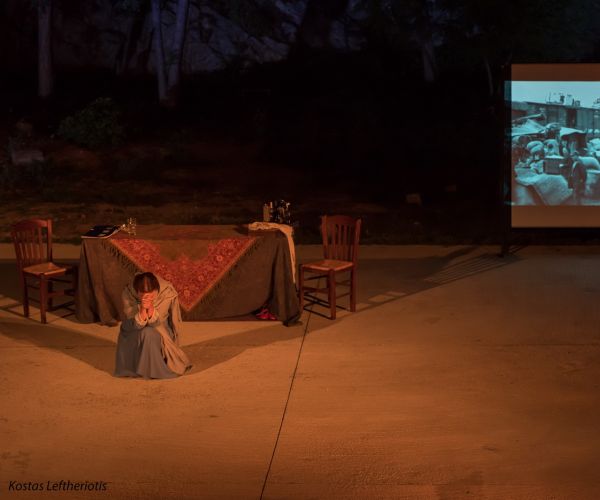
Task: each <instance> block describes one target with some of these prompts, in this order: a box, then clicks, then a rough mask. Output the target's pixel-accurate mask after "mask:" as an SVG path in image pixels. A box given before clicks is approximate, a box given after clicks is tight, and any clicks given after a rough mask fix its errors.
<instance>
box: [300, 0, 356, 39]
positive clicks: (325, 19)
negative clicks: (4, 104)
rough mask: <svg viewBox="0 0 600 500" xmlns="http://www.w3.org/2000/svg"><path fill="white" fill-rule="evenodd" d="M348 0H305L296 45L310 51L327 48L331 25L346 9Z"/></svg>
mask: <svg viewBox="0 0 600 500" xmlns="http://www.w3.org/2000/svg"><path fill="white" fill-rule="evenodd" d="M348 3H349V0H307V3H306V7H305V10H304V16H303V18H302V22H301V23H300V26H299V27H298V32H297V34H296V40H297V44H298V45H299V46H303V45H304V46H307V47H310V48H312V49H322V48H329V46H330V43H329V36H330V34H331V25H332V24H333V22H334V21H335V20H336V19H339V18H340V17H341V16H342V14H344V12H346V9H347V8H348Z"/></svg>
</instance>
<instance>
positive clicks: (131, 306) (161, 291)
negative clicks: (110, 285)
mask: <svg viewBox="0 0 600 500" xmlns="http://www.w3.org/2000/svg"><path fill="white" fill-rule="evenodd" d="M122 298H123V310H124V313H125V319H124V320H123V322H122V323H121V330H120V332H119V340H118V342H117V360H116V368H115V376H117V377H144V378H173V377H177V376H178V375H183V374H184V373H185V372H186V371H187V370H188V369H189V368H191V366H192V365H191V364H190V361H189V359H188V357H187V356H186V355H185V353H184V352H183V351H182V350H181V349H180V348H179V346H178V343H179V341H178V333H179V329H180V325H181V312H180V310H179V300H178V299H177V292H176V291H175V288H173V285H171V283H169V282H168V281H165V280H163V279H161V278H158V277H157V276H155V275H154V274H152V273H142V274H137V275H136V276H135V278H134V279H133V282H132V283H130V284H129V285H127V286H126V287H125V289H124V290H123V294H122Z"/></svg>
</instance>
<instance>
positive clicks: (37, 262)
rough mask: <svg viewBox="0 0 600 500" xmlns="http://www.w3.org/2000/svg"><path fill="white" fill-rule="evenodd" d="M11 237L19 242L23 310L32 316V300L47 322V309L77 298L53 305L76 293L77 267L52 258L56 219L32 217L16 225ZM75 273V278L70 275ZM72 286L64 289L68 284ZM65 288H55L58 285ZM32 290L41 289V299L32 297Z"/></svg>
mask: <svg viewBox="0 0 600 500" xmlns="http://www.w3.org/2000/svg"><path fill="white" fill-rule="evenodd" d="M10 236H11V238H12V240H13V243H14V245H15V254H16V256H17V269H18V271H19V281H20V285H21V292H22V294H23V313H24V315H25V317H26V318H28V317H29V301H30V300H33V301H35V302H39V304H40V316H41V321H42V323H46V312H47V311H53V310H55V309H58V308H63V307H68V306H71V305H73V304H74V301H70V302H67V303H62V304H60V305H59V306H56V307H54V306H53V302H52V301H53V299H54V298H55V297H59V296H73V297H74V295H75V289H76V285H77V267H76V266H70V265H66V264H55V263H54V262H53V261H52V220H50V219H48V220H44V219H31V220H24V221H21V222H18V223H16V224H13V226H12V228H11V232H10ZM69 275H70V276H72V279H68V278H66V276H69ZM71 283H72V287H70V288H64V285H65V284H71ZM55 284H56V285H59V284H60V286H61V287H63V288H58V286H57V289H55V287H54V285H55ZM29 289H37V290H39V300H38V299H35V298H32V297H30V294H29Z"/></svg>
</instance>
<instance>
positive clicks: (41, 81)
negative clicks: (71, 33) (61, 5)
mask: <svg viewBox="0 0 600 500" xmlns="http://www.w3.org/2000/svg"><path fill="white" fill-rule="evenodd" d="M37 11H38V95H39V97H41V98H43V99H46V98H48V97H50V95H51V94H52V92H53V90H54V68H53V66H52V0H38V2H37Z"/></svg>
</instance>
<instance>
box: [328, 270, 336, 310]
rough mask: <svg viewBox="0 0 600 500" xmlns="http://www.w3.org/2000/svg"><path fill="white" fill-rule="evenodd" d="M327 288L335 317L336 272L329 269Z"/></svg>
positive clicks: (330, 305)
mask: <svg viewBox="0 0 600 500" xmlns="http://www.w3.org/2000/svg"><path fill="white" fill-rule="evenodd" d="M327 288H328V289H329V307H330V309H331V319H335V312H336V305H335V295H336V290H335V272H334V271H329V274H328V275H327Z"/></svg>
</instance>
